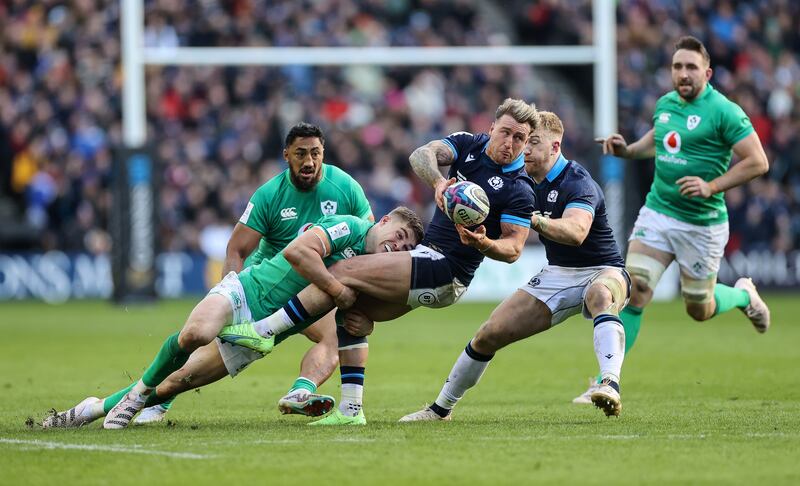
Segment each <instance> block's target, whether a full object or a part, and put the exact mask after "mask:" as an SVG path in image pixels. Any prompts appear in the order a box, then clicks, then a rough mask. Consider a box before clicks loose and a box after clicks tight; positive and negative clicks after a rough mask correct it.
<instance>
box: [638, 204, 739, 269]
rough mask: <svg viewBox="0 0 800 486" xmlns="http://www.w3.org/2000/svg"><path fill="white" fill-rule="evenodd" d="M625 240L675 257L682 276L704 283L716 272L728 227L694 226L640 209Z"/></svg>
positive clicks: (723, 251) (722, 225)
mask: <svg viewBox="0 0 800 486" xmlns="http://www.w3.org/2000/svg"><path fill="white" fill-rule="evenodd" d="M628 240H629V241H633V240H638V241H641V242H642V243H644V244H645V245H647V246H649V247H651V248H655V249H656V250H661V251H663V252H667V253H671V254H673V255H675V261H677V262H678V265H679V266H680V268H681V271H682V272H683V273H685V274H687V275H689V276H690V277H691V278H693V279H695V280H706V279H709V278H712V277H716V275H717V272H719V264H720V261H721V260H722V256H723V255H724V254H725V245H727V244H728V223H727V222H725V223H720V224H714V225H711V226H698V225H695V224H689V223H686V222H684V221H679V220H677V219H675V218H672V217H670V216H667V215H665V214H661V213H659V212H656V211H653V210H652V209H650V208H648V207H644V206H643V207H642V209H640V210H639V217H638V218H636V223H635V224H634V225H633V233H631V237H630V238H629V239H628Z"/></svg>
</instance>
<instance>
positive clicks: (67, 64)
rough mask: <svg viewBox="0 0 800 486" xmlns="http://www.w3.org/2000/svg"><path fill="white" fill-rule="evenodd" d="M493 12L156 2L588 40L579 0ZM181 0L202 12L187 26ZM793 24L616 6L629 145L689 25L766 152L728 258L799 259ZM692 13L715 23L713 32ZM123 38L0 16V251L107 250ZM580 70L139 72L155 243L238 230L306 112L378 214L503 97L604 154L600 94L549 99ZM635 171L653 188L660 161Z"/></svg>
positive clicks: (747, 5)
mask: <svg viewBox="0 0 800 486" xmlns="http://www.w3.org/2000/svg"><path fill="white" fill-rule="evenodd" d="M496 3H497V2H489V1H478V2H473V1H468V0H398V1H391V2H384V1H377V0H369V1H361V2H356V1H355V0H343V1H338V2H309V1H291V0H283V1H269V2H267V1H262V0H239V1H232V2H218V1H204V2H190V1H188V0H157V1H147V2H145V5H146V26H147V27H146V43H147V44H148V45H151V46H163V47H170V46H179V45H180V46H239V45H241V46H244V45H248V46H300V45H303V46H372V45H376V46H377V45H391V46H440V45H492V44H509V43H511V44H520V43H522V44H537V45H545V44H562V43H572V44H575V43H578V44H582V43H583V44H585V43H588V42H590V41H591V2H590V1H588V0H585V1H578V0H570V1H565V2H554V1H546V2H537V3H535V4H531V2H522V1H514V2H511V3H504V6H505V7H506V8H505V9H504V10H501V9H500V8H499V7H498V6H497V5H496ZM509 5H510V7H509ZM189 7H191V8H192V9H199V10H200V11H199V12H197V14H196V15H192V16H186V15H184V12H185V10H186V9H187V8H189ZM485 9H489V10H491V12H492V14H491V15H490V14H488V13H487V10H485ZM798 17H800V4H797V3H796V2H790V1H788V0H771V1H766V0H764V1H757V2H734V1H726V0H719V1H711V0H706V1H703V2H686V1H679V0H657V1H651V2H638V1H627V0H625V1H621V2H619V9H618V33H617V35H618V43H619V52H618V59H619V110H620V111H619V120H620V129H621V131H622V133H623V134H624V135H625V136H626V137H628V139H629V140H630V139H633V138H634V137H638V136H639V135H641V134H642V133H644V131H646V130H647V129H648V128H649V126H650V119H649V117H650V115H651V113H652V107H653V105H654V103H655V100H656V99H657V97H658V96H660V94H663V93H664V92H666V91H667V90H669V89H670V86H669V85H668V84H665V83H666V82H667V81H668V80H669V76H668V72H667V71H666V69H667V65H668V60H669V54H670V51H671V44H670V42H669V40H670V39H673V38H677V37H678V36H679V35H681V34H685V33H690V34H693V35H697V36H698V37H700V38H701V39H703V40H704V41H705V42H706V43H707V45H709V48H710V51H711V56H712V59H713V65H714V68H715V76H714V79H713V83H714V84H715V85H716V86H717V87H718V88H719V89H720V90H722V91H723V92H724V93H727V94H728V95H729V96H730V97H731V98H733V99H734V100H735V101H737V102H738V103H739V104H741V105H742V107H743V108H744V109H745V110H746V111H747V112H748V114H749V115H750V116H751V118H752V120H753V124H754V125H755V127H756V129H757V131H758V133H759V135H760V137H761V139H762V141H763V142H764V145H765V148H766V150H767V152H768V156H769V159H770V161H771V163H772V170H771V171H770V173H769V175H768V177H766V178H764V179H762V180H759V181H755V182H753V183H751V184H749V185H747V186H746V187H744V188H742V189H738V190H734V191H731V192H730V193H729V194H728V200H729V205H730V209H731V213H732V217H731V221H732V227H731V233H732V237H731V241H730V244H729V250H730V251H732V250H734V249H743V250H749V249H771V250H775V251H789V250H792V249H794V248H797V246H798V244H799V243H800V206H799V205H800V171H799V170H798V169H797V165H798V164H800V148H798V147H800V144H798V133H800V115H799V114H798V103H797V102H798V97H800V84H798V82H797V80H798V79H800V63H799V61H798V57H797V54H796V53H797V52H800V33H799V32H798V31H797V29H796V28H795V24H796V23H795V22H794V21H793V19H797V18H798ZM701 18H710V19H711V20H710V22H709V25H710V30H708V31H707V30H706V29H703V28H702V23H701V22H700V20H699V19H701ZM198 19H199V20H198ZM683 23H685V24H686V25H690V26H693V27H690V31H689V32H684V31H682V30H681V29H680V28H679V25H681V24H683ZM118 28H119V3H118V2H112V1H99V0H98V1H92V0H82V1H78V2H74V5H73V6H72V8H67V7H65V6H64V4H63V3H62V2H58V1H55V0H46V1H37V2H33V1H25V0H20V1H15V2H4V3H3V4H1V5H0V43H1V44H2V45H3V46H4V48H3V49H2V50H0V218H2V219H3V221H4V224H3V225H0V227H2V228H0V249H1V250H15V249H39V250H48V249H55V248H57V249H61V250H66V251H87V252H90V253H103V252H107V251H108V249H109V246H110V239H109V236H108V233H107V228H108V220H109V208H110V204H111V192H110V184H111V166H112V157H113V147H115V146H116V145H118V144H119V143H120V139H121V126H120V118H121V114H120V109H121V108H120V105H121V103H120V86H121V83H120V76H121V72H120V43H119V38H118V34H117V33H118ZM545 71H546V70H543V69H537V70H536V73H537V74H539V73H543V74H547V73H546V72H545ZM570 78H571V73H570V72H569V71H558V70H555V75H552V74H551V75H549V76H547V75H546V76H545V77H544V78H542V77H540V76H534V70H533V68H529V67H514V68H511V67H502V66H486V67H479V68H473V67H454V68H380V67H351V68H311V67H304V66H292V67H285V68H280V69H278V68H266V67H263V68H255V67H254V68H231V67H228V68H208V67H204V68H200V67H183V68H176V67H163V68H162V67H151V68H148V71H147V80H148V81H147V95H148V123H149V127H148V133H149V139H150V140H152V141H153V146H154V150H155V152H156V153H157V154H158V156H159V158H160V160H161V161H162V163H163V176H162V178H161V194H160V198H161V201H160V206H159V207H160V217H161V232H160V234H161V245H162V248H163V249H165V250H176V251H177V250H197V249H199V248H200V247H201V245H202V243H201V242H202V241H203V238H204V230H206V229H207V228H209V229H212V230H216V229H218V228H219V227H220V226H225V225H229V224H231V223H232V222H233V221H235V220H236V219H237V218H238V216H239V214H240V213H241V211H242V209H243V208H244V206H245V204H246V202H247V198H248V197H249V195H250V194H251V193H252V192H253V191H254V190H255V188H256V187H257V186H258V185H259V184H260V183H261V182H263V181H266V180H267V179H268V178H269V177H270V176H272V175H273V174H275V173H277V172H278V171H279V170H281V169H282V161H281V146H282V136H283V134H284V133H285V131H286V128H287V127H288V126H290V125H291V124H293V123H295V122H296V121H298V120H300V119H305V120H308V121H311V122H314V123H318V124H320V125H321V126H323V128H324V129H325V130H326V133H327V136H328V141H327V145H326V159H327V160H329V161H331V162H333V163H335V164H337V165H339V166H341V167H343V168H345V169H346V170H348V171H350V172H351V173H352V174H354V176H355V177H356V178H357V179H358V180H359V181H360V182H361V183H362V184H363V185H364V187H365V189H366V191H367V194H368V196H369V198H370V200H371V202H372V204H373V206H374V209H375V213H376V214H382V213H383V212H384V211H385V210H386V209H387V208H390V207H393V206H394V205H395V204H397V203H398V202H403V203H406V204H409V205H411V206H412V207H414V208H415V209H422V206H423V204H424V205H427V204H428V202H429V201H430V197H429V196H428V195H427V194H426V191H427V188H425V187H424V186H423V185H422V184H420V182H419V181H418V180H417V179H416V178H414V177H412V176H411V175H410V171H409V168H408V164H407V156H408V154H409V152H410V151H411V150H412V149H413V148H414V147H416V146H417V145H419V144H420V143H422V142H425V141H427V140H429V139H431V138H433V137H435V136H437V135H440V134H441V133H446V132H448V131H456V130H463V129H467V130H480V129H481V128H482V127H485V126H487V124H488V123H487V122H488V121H489V120H490V119H491V118H490V117H491V115H492V114H491V111H490V110H491V109H492V107H494V106H496V105H497V104H499V101H500V100H502V98H504V97H506V96H516V97H524V98H527V99H532V100H535V101H536V102H537V104H539V105H540V106H543V107H546V108H548V109H552V110H554V111H556V112H558V113H559V115H561V117H562V119H563V120H564V121H565V124H566V125H567V127H568V130H567V134H568V135H569V137H570V138H569V139H567V140H566V141H565V146H566V147H568V149H567V150H568V152H569V154H570V155H572V154H574V155H575V157H576V158H578V159H581V160H587V161H590V160H593V159H596V158H597V157H598V154H599V150H598V149H597V148H595V147H593V146H592V144H591V138H592V137H591V135H592V125H591V116H590V113H591V100H590V99H580V98H579V99H575V98H574V96H573V94H574V93H575V92H576V91H580V89H579V88H580V87H581V85H580V84H576V85H575V86H573V91H569V90H567V89H561V88H562V86H559V89H552V86H553V83H563V84H564V85H565V86H566V85H569V84H571V83H572V82H573V81H574V80H571V79H570ZM543 79H544V80H543ZM576 83H577V82H576ZM589 92H591V90H589ZM587 113H588V114H589V115H587ZM627 167H628V168H629V170H628V174H629V175H631V176H632V177H633V179H634V180H635V181H637V182H638V183H639V189H640V190H641V192H642V194H643V193H644V190H645V189H646V184H647V183H648V182H649V180H650V177H651V174H652V173H651V170H652V169H651V168H649V167H648V165H647V164H630V165H628V166H627ZM744 235H747V237H746V238H745V237H744Z"/></svg>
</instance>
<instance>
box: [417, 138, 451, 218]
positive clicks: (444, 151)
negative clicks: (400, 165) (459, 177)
mask: <svg viewBox="0 0 800 486" xmlns="http://www.w3.org/2000/svg"><path fill="white" fill-rule="evenodd" d="M453 158H454V157H453V151H452V150H450V148H449V147H448V146H447V145H445V144H444V143H443V142H441V141H439V140H434V141H432V142H428V143H426V144H425V145H423V146H422V147H419V148H417V149H416V150H414V151H413V152H412V153H411V155H410V156H409V157H408V160H409V162H411V168H412V169H413V170H414V173H415V174H417V176H419V178H420V179H422V180H423V181H425V182H427V183H428V184H429V185H430V186H431V187H432V188H433V192H434V197H435V199H436V205H437V206H439V208H440V209H443V204H444V202H443V199H442V194H443V193H444V190H445V188H446V187H447V186H449V185H450V184H452V183H454V182H455V179H449V180H448V179H445V178H444V176H443V175H442V173H441V171H440V170H439V167H442V166H446V165H450V164H452V163H453Z"/></svg>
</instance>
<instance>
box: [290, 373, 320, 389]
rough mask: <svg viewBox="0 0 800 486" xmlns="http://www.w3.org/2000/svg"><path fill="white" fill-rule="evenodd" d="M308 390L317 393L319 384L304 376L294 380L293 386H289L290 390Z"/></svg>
mask: <svg viewBox="0 0 800 486" xmlns="http://www.w3.org/2000/svg"><path fill="white" fill-rule="evenodd" d="M299 389H303V390H308V392H309V393H316V392H317V385H316V384H315V383H314V382H313V381H311V380H309V379H308V378H303V377H302V376H301V377H299V378H298V379H296V380H294V383H293V384H292V387H291V388H289V391H290V392H292V391H294V390H299Z"/></svg>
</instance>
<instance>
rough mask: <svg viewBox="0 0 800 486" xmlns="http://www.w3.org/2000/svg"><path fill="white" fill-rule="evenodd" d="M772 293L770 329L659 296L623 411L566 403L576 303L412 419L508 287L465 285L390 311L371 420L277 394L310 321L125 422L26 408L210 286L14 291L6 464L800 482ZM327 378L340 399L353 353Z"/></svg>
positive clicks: (2, 453)
mask: <svg viewBox="0 0 800 486" xmlns="http://www.w3.org/2000/svg"><path fill="white" fill-rule="evenodd" d="M768 302H769V303H770V304H771V307H772V313H773V328H772V329H771V330H770V331H769V333H767V334H766V335H763V336H761V335H757V334H756V333H755V332H754V331H753V329H752V328H751V326H750V324H749V322H747V320H746V319H745V318H744V316H743V315H741V313H739V312H735V311H734V312H731V313H728V314H726V315H723V316H720V317H718V318H716V319H714V320H713V321H710V322H707V323H703V324H697V323H693V322H691V321H690V319H689V318H688V317H687V316H686V315H685V314H684V313H683V308H682V305H681V304H680V303H671V304H653V305H651V306H650V307H649V308H648V309H647V310H646V311H645V316H644V324H643V327H642V332H641V334H640V339H639V342H638V343H637V346H636V348H635V349H634V350H633V351H632V352H631V354H630V356H628V358H627V359H626V361H625V366H624V368H623V380H622V391H623V394H622V397H623V410H622V415H621V417H620V418H619V419H615V418H612V419H607V418H606V417H604V416H603V415H602V413H601V412H600V411H598V410H596V409H594V408H593V407H591V406H580V405H572V404H571V403H570V400H571V399H572V398H573V397H574V396H575V395H577V394H578V393H580V392H582V391H583V390H584V389H585V385H586V381H587V377H588V376H590V375H592V374H593V372H594V370H595V369H596V363H595V358H594V353H593V352H592V327H591V323H590V322H589V321H583V320H581V319H580V318H572V319H571V320H569V321H567V322H565V323H564V324H562V325H560V326H559V327H558V328H556V329H554V330H551V331H549V332H547V333H544V334H542V335H540V336H536V337H534V338H531V339H529V340H527V341H524V342H521V343H517V344H515V345H512V346H511V347H509V348H508V349H506V350H504V351H501V352H500V353H499V354H498V355H497V357H496V358H495V359H494V360H493V362H492V364H491V366H490V367H489V369H488V371H487V373H486V375H485V376H484V377H483V379H482V381H481V383H480V384H479V385H478V386H477V387H475V388H474V389H473V390H471V391H470V392H469V393H468V394H467V395H466V397H465V399H464V400H463V401H462V403H461V404H460V405H459V406H458V407H457V408H456V410H455V412H454V418H453V421H452V422H450V423H418V424H398V423H397V419H398V418H399V417H401V416H402V415H404V414H406V413H408V412H411V411H415V410H417V409H419V408H420V407H421V406H422V405H424V404H425V403H426V402H431V401H432V400H433V399H434V398H435V397H436V394H437V393H438V391H439V388H440V386H441V384H442V382H443V381H444V379H445V378H446V377H447V374H448V372H449V370H450V367H451V366H452V364H453V362H454V360H455V358H456V357H457V356H458V354H459V352H460V351H461V349H462V348H463V347H464V345H465V344H466V342H467V341H468V339H469V338H470V337H471V336H472V334H473V333H474V331H475V330H476V329H477V327H478V326H479V325H480V323H481V321H482V320H483V319H485V317H486V316H488V314H489V312H490V311H491V309H492V307H493V306H490V305H475V304H460V305H457V306H455V307H451V308H449V309H443V310H436V311H432V310H418V311H415V312H413V313H411V314H409V315H408V316H406V317H405V318H403V319H400V320H397V321H394V322H392V323H388V324H379V325H378V326H377V328H376V332H375V334H374V335H373V337H372V338H371V340H370V353H371V358H370V362H369V366H368V368H367V380H366V383H367V387H366V392H365V411H366V414H367V420H368V422H369V423H368V425H367V426H366V427H362V428H333V429H323V430H320V429H319V428H310V427H307V426H306V423H307V422H308V421H309V420H308V419H306V418H304V417H295V416H281V415H280V414H279V413H278V411H277V408H276V406H275V403H276V401H277V399H278V398H279V397H280V396H281V395H282V394H283V393H284V392H285V390H286V389H287V387H288V386H289V385H290V384H291V382H292V380H293V379H294V377H295V375H296V373H297V370H298V366H299V360H300V357H301V355H302V353H303V352H304V351H305V349H306V348H307V347H308V342H307V341H306V340H305V338H302V337H297V338H293V339H291V340H289V341H288V342H286V343H285V344H283V345H281V346H280V347H278V348H277V349H276V351H275V352H274V353H273V354H272V355H270V356H268V357H267V358H266V359H263V360H261V361H260V362H258V363H256V364H254V365H253V366H252V367H251V368H250V369H248V370H247V371H246V372H244V373H243V374H242V375H240V376H239V377H238V378H236V379H235V380H231V379H225V380H223V381H221V382H219V383H217V384H214V385H212V386H210V387H207V388H206V389H202V390H200V391H199V393H195V392H190V393H188V394H186V395H184V396H182V397H180V398H179V399H178V400H177V401H176V402H175V405H174V407H173V410H172V411H171V412H170V414H169V415H168V417H169V418H170V423H169V424H166V423H162V424H159V425H155V426H148V427H132V428H130V429H128V430H123V431H105V430H102V428H101V423H100V421H98V422H96V423H93V424H90V425H89V426H87V427H84V428H82V429H77V430H42V429H41V428H40V427H38V426H33V427H28V426H26V424H25V422H26V419H28V418H29V417H32V418H34V419H35V420H36V421H37V422H39V421H40V420H41V418H42V417H43V416H44V415H45V414H46V412H47V410H48V409H50V408H52V407H55V408H57V409H59V410H63V409H66V408H69V407H71V406H72V405H74V404H75V403H77V402H78V401H80V400H81V399H83V398H84V397H86V396H89V395H96V396H100V397H102V396H104V395H106V394H108V393H110V392H112V391H114V390H117V389H119V388H121V387H122V386H124V385H126V384H127V383H129V382H130V381H131V378H133V377H137V378H138V377H139V376H140V374H141V372H142V370H143V368H144V366H146V365H147V364H148V363H149V361H150V359H151V358H152V356H154V354H155V353H156V351H157V350H158V348H159V346H160V345H161V342H162V341H163V339H164V337H165V336H166V335H167V334H168V333H169V332H171V331H172V330H173V329H177V328H178V327H179V326H180V325H181V324H182V323H183V320H184V318H185V317H186V315H187V314H188V313H189V310H190V309H191V307H192V305H193V304H194V302H189V301H177V302H162V303H160V304H158V305H156V306H153V307H131V308H117V307H113V306H111V305H109V304H107V303H103V302H88V303H87V302H83V303H77V302H76V303H70V304H67V305H63V306H47V305H43V304H36V303H3V304H0V331H2V336H3V339H2V340H0V364H1V365H2V366H1V367H0V369H1V370H2V373H0V390H2V400H0V484H48V485H49V484H61V485H69V484H81V485H90V484H112V483H114V484H120V485H122V484H139V485H140V484H148V483H149V484H193V485H200V484H213V483H217V484H219V483H220V482H222V481H226V482H229V483H230V484H235V483H239V482H242V481H244V482H248V483H254V484H266V483H271V484H285V483H289V482H292V483H294V484H320V483H323V484H328V483H332V484H371V483H382V484H387V485H388V484H438V485H441V484H529V483H562V484H570V483H578V482H580V483H584V484H590V483H592V484H595V483H604V484H609V483H610V484H619V483H626V484H630V483H635V484H643V483H679V484H684V483H741V484H745V483H750V484H800V467H798V457H800V455H798V451H800V374H798V365H800V353H799V352H798V343H800V325H799V324H798V320H797V316H798V315H800V299H797V298H796V297H793V296H771V298H769V299H768ZM321 391H322V392H323V393H329V394H331V395H334V396H335V397H336V398H337V399H338V397H339V390H338V373H336V374H334V377H333V378H332V380H331V381H329V382H328V383H326V384H325V385H324V386H323V387H322V388H321ZM312 481H313V482H312Z"/></svg>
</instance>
